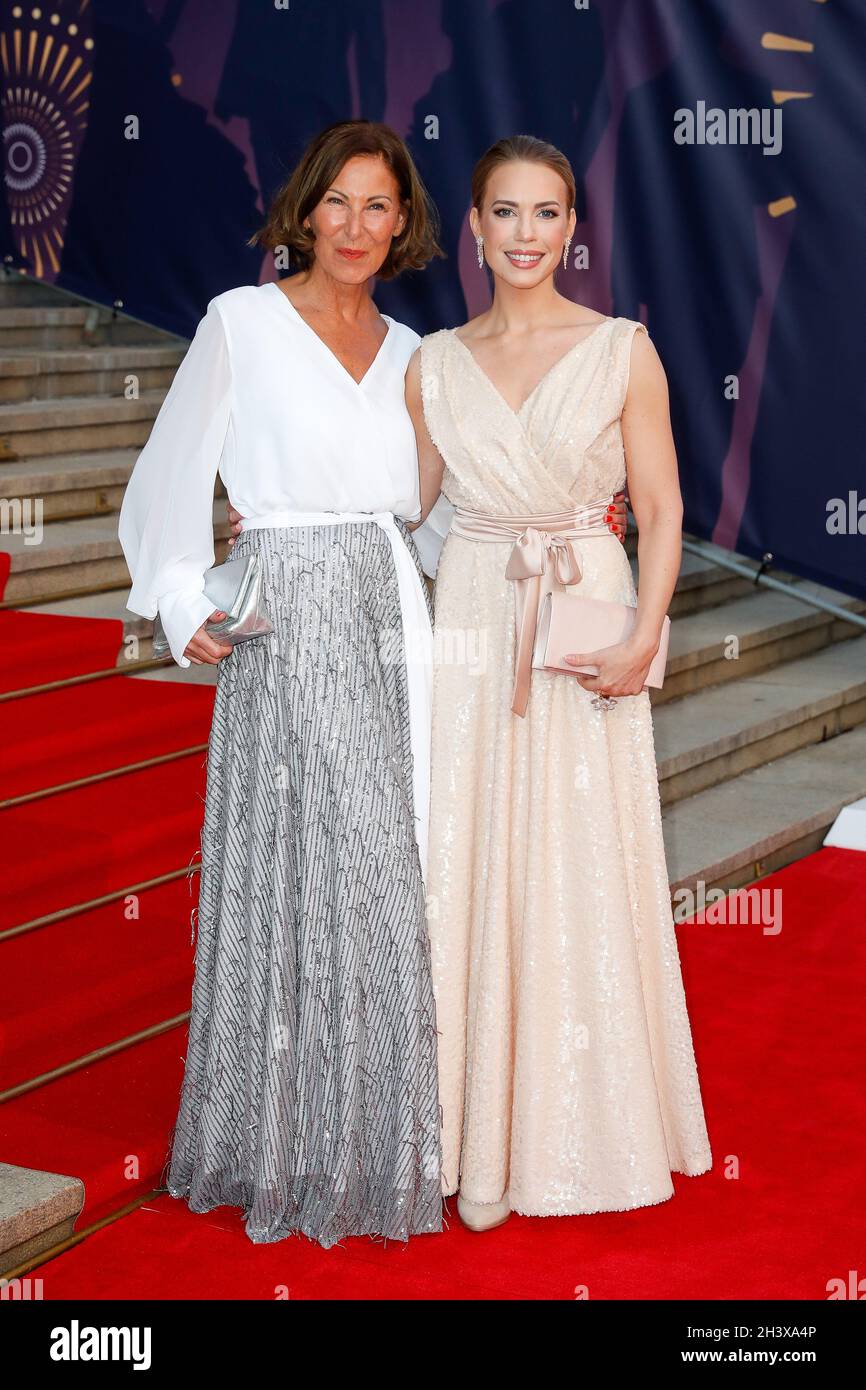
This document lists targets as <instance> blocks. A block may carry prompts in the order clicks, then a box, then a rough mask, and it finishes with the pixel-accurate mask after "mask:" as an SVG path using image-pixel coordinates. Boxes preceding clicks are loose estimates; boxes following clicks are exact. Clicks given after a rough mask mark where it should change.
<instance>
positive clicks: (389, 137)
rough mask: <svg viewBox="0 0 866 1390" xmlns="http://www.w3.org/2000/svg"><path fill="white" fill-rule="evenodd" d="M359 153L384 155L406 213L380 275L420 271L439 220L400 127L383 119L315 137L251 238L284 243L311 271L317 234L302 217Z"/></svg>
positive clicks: (294, 265)
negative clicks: (400, 134) (382, 120)
mask: <svg viewBox="0 0 866 1390" xmlns="http://www.w3.org/2000/svg"><path fill="white" fill-rule="evenodd" d="M356 155H375V156H378V157H379V158H381V159H383V160H384V162H385V164H386V166H387V167H388V168H389V169H390V171H391V173H392V174H393V175H394V178H395V180H396V183H397V188H398V190H399V195H400V199H401V202H402V204H403V207H404V209H405V211H406V212H407V220H406V225H405V227H404V228H403V230H402V232H401V233H400V234H399V236H395V237H394V238H393V240H392V242H391V246H390V248H389V250H388V254H387V256H386V257H385V259H384V261H383V262H382V265H381V266H380V268H379V270H378V271H377V272H376V275H377V278H378V279H381V280H392V279H393V278H394V277H395V276H396V275H399V274H400V273H401V271H404V270H421V269H422V268H423V267H424V266H425V265H426V264H427V262H428V261H430V260H432V258H433V257H434V256H442V257H444V256H445V252H444V251H443V250H442V248H441V246H439V244H438V241H437V237H438V235H439V218H438V214H437V212H436V208H435V206H434V204H433V202H432V200H431V198H430V195H429V193H428V192H427V190H426V188H425V187H424V184H423V182H422V181H421V176H420V174H419V173H418V170H417V169H416V168H415V164H414V162H413V160H412V156H411V155H410V153H409V150H408V149H407V147H406V145H405V144H404V143H403V141H402V140H401V139H400V136H399V135H398V134H397V133H396V131H394V130H392V129H391V127H390V126H387V125H383V124H382V123H381V122H379V121H366V120H362V119H359V120H351V121H337V122H335V123H334V124H333V125H329V126H326V128H325V129H324V130H322V131H320V132H319V134H318V135H316V136H314V137H313V139H312V140H311V141H310V143H309V145H308V146H307V148H306V149H305V150H304V153H303V154H302V155H301V158H300V160H299V162H298V164H297V166H296V167H295V169H294V171H293V173H292V175H291V177H290V178H289V181H288V183H286V184H284V185H283V186H282V188H280V189H278V191H277V192H276V194H275V195H274V198H273V200H272V202H271V206H270V208H269V210H268V215H267V218H266V220H265V222H264V224H263V226H262V227H260V228H259V230H258V231H257V232H256V233H255V234H254V235H253V236H252V237H251V238H250V240H249V242H248V243H247V244H248V245H250V246H253V245H255V244H256V243H258V244H259V245H261V246H264V247H266V248H267V249H268V250H270V251H276V250H277V249H279V248H282V247H286V248H287V249H288V253H289V262H290V268H291V269H292V270H293V271H297V270H307V269H308V268H309V267H310V266H311V265H312V264H313V261H314V260H315V253H314V250H313V248H314V246H315V243H316V238H315V237H314V236H313V234H312V232H310V231H307V230H306V229H305V228H304V225H303V222H304V218H305V217H308V216H309V214H310V213H311V212H312V210H313V208H314V207H316V205H317V204H318V203H320V202H321V200H322V198H323V197H324V196H325V193H326V192H327V190H328V189H329V188H330V187H331V186H332V184H333V183H334V180H335V179H336V177H337V175H338V174H339V172H340V170H341V169H342V167H343V165H344V164H345V163H346V161H347V160H349V159H353V158H354V157H355V156H356Z"/></svg>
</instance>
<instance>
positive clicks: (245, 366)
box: [118, 282, 436, 666]
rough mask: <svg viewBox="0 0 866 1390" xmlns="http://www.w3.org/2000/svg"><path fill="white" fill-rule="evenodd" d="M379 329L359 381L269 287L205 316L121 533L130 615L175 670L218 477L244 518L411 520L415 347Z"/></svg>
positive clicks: (193, 610) (224, 301) (202, 565)
mask: <svg viewBox="0 0 866 1390" xmlns="http://www.w3.org/2000/svg"><path fill="white" fill-rule="evenodd" d="M383 317H385V318H386V320H387V322H388V325H389V328H388V332H387V334H386V335H385V338H384V340H383V342H382V344H381V346H380V348H379V352H378V355H377V356H376V358H375V359H374V361H373V363H372V364H371V366H370V368H369V369H368V371H367V373H366V375H365V376H364V378H363V379H362V381H361V382H360V383H358V382H356V381H355V380H354V378H353V377H352V376H351V374H350V373H349V372H348V371H347V370H346V368H345V367H344V366H343V365H342V363H341V362H340V361H339V359H338V358H337V357H336V356H335V354H334V353H333V352H331V350H330V348H328V347H327V346H326V344H325V343H324V342H323V340H322V339H321V338H320V337H319V336H318V334H317V333H315V332H314V331H313V329H312V328H310V326H309V324H307V323H306V321H305V320H304V319H303V318H302V316H301V315H300V314H299V313H298V311H297V310H296V309H295V307H294V305H293V304H292V303H291V301H290V300H289V299H288V297H287V296H286V295H285V294H284V293H283V291H282V290H281V289H280V288H279V286H278V285H277V284H275V283H273V282H268V283H266V284H263V285H242V286H239V287H238V288H236V289H231V290H226V291H225V292H224V293H222V294H218V295H216V296H215V298H213V299H212V300H211V301H210V303H209V304H208V306H207V312H206V313H205V314H204V316H203V318H202V319H201V321H200V322H199V324H198V327H197V328H196V332H195V336H194V338H193V340H192V342H191V343H190V346H189V348H188V350H187V353H186V356H185V357H184V359H183V361H182V363H181V365H180V367H179V368H178V370H177V372H176V374H175V377H174V380H173V381H172V384H171V387H170V388H169V391H168V393H167V395H166V397H165V399H164V401H163V403H162V406H161V408H160V411H159V414H158V415H157V418H156V420H155V422H154V425H153V429H152V431H151V434H150V437H149V439H148V441H147V443H146V444H145V446H144V448H143V449H142V451H141V453H140V454H139V456H138V458H137V460H136V463H135V466H134V468H133V471H132V476H131V478H130V481H129V485H128V487H127V489H126V494H125V496H124V499H123V505H122V507H121V511H120V521H119V528H118V533H119V537H120V543H121V546H122V548H123V553H124V555H125V557H126V561H127V564H128V566H129V571H130V575H131V576H132V588H131V591H130V595H129V599H128V601H127V606H128V607H129V608H130V609H131V610H132V611H133V612H135V613H139V614H141V615H142V616H144V617H146V618H154V617H155V616H156V614H157V612H159V615H160V617H161V619H162V622H163V626H164V628H165V632H166V637H167V638H168V642H169V646H170V648H171V653H172V656H173V657H174V659H175V661H176V662H178V664H179V665H181V666H188V665H189V660H188V658H187V657H185V656H184V649H185V648H186V646H187V643H188V642H189V641H190V638H191V637H192V636H193V635H194V633H195V632H196V630H197V629H198V628H199V627H200V626H201V624H202V623H203V622H205V621H206V620H207V619H208V618H209V617H210V614H211V612H212V611H213V604H212V603H211V602H210V601H209V600H208V599H207V598H206V597H205V595H204V592H203V588H204V573H205V570H207V569H209V568H210V566H211V565H212V564H213V563H214V541H213V491H214V483H215V480H216V475H217V472H219V475H220V477H221V478H222V481H223V483H224V484H225V487H226V491H227V493H228V496H229V498H230V500H231V502H232V504H233V505H234V506H235V507H236V508H237V510H238V511H239V512H240V513H241V514H242V515H243V516H244V517H247V518H255V517H256V516H263V515H265V514H269V513H274V512H281V511H295V512H297V511H301V512H306V511H309V512H322V511H327V512H355V511H364V512H367V511H370V512H392V513H394V514H395V515H396V516H400V517H403V518H405V519H406V520H407V521H416V520H417V519H418V517H419V516H420V514H421V510H420V494H419V480H418V457H417V450H416V444H415V434H414V430H413V427H412V422H411V418H410V416H409V413H408V411H407V409H406V405H405V395H404V377H405V371H406V366H407V363H408V361H409V358H410V357H411V355H412V353H413V352H414V350H415V348H416V347H417V346H418V343H419V342H420V341H421V340H420V338H419V336H418V334H417V333H415V332H414V331H413V329H411V328H410V327H409V326H408V325H407V324H403V323H398V322H396V321H395V320H393V319H390V318H388V316H387V315H384V316H383ZM423 529H424V528H419V531H418V532H417V533H416V534H418V535H419V536H420V533H421V531H422V530H423ZM423 543H424V541H423V538H422V545H423ZM435 544H436V538H435V537H434V549H435ZM428 572H429V571H428Z"/></svg>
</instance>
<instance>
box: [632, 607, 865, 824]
mask: <svg viewBox="0 0 866 1390" xmlns="http://www.w3.org/2000/svg"><path fill="white" fill-rule="evenodd" d="M864 721H866V633H864V634H863V635H862V636H860V637H854V638H853V639H852V640H851V641H847V642H837V643H835V644H833V645H831V646H828V647H825V648H822V649H821V650H820V651H818V652H815V653H813V654H812V655H811V656H806V657H801V658H800V659H799V660H793V661H787V662H785V663H783V664H781V665H777V666H773V667H771V668H770V669H769V670H766V671H761V672H758V673H757V674H755V675H751V676H744V677H741V678H740V679H739V680H737V681H734V682H733V683H730V682H726V683H725V684H723V685H716V686H712V687H710V688H708V689H706V690H701V691H697V692H695V693H694V694H691V695H689V696H687V697H685V698H684V699H680V700H673V701H670V702H669V703H667V704H664V705H662V706H660V707H659V708H658V709H654V711H653V730H654V737H655V750H656V758H657V761H658V770H659V791H660V794H661V799H662V804H663V805H670V804H672V803H674V802H676V801H681V800H682V799H683V798H684V797H687V796H693V795H695V794H696V793H697V792H700V791H703V790H705V789H706V788H708V787H711V786H716V785H718V784H719V783H720V782H724V781H727V780H728V779H730V778H732V777H737V776H739V775H740V773H742V772H748V771H750V770H751V769H752V768H754V767H758V766H760V765H761V764H763V763H767V762H770V761H771V760H773V759H775V758H778V757H782V756H783V755H785V754H787V753H791V752H794V751H795V750H796V749H798V748H805V747H807V746H809V745H810V744H815V743H823V742H824V741H826V740H827V739H830V738H834V737H836V736H837V735H839V734H842V733H846V732H848V731H849V730H850V729H853V728H856V727H857V726H858V725H860V724H862V723H864Z"/></svg>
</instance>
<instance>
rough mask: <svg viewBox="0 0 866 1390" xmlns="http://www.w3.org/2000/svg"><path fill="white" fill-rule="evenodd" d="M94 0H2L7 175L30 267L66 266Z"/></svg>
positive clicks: (0, 57)
mask: <svg viewBox="0 0 866 1390" xmlns="http://www.w3.org/2000/svg"><path fill="white" fill-rule="evenodd" d="M92 19H93V16H92V11H91V6H90V0H68V3H64V2H63V0H60V3H56V4H54V5H50V6H47V7H46V6H43V5H17V4H10V5H6V6H4V20H3V28H2V31H0V70H2V76H3V97H2V120H3V179H4V183H5V187H6V201H7V203H8V206H9V218H10V222H11V226H12V235H13V238H14V240H15V244H16V247H17V249H18V253H19V255H20V257H21V259H22V261H23V264H24V266H25V267H26V268H27V270H28V271H29V272H30V274H31V275H35V276H38V277H40V278H48V279H50V278H51V277H52V276H53V275H56V274H57V271H58V270H59V268H60V256H61V251H62V248H63V236H64V231H65V227H66V219H67V216H68V212H69V203H70V199H71V196H72V185H73V179H74V175H75V162H76V159H77V157H78V151H79V150H80V148H81V142H82V140H83V139H84V133H85V131H86V129H87V114H88V109H89V103H90V85H91V80H92V76H93V58H94V41H93V33H92V28H93V23H92Z"/></svg>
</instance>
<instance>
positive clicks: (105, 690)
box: [3, 676, 213, 798]
mask: <svg viewBox="0 0 866 1390" xmlns="http://www.w3.org/2000/svg"><path fill="white" fill-rule="evenodd" d="M212 709H213V689H212V688H211V687H209V686H206V685H202V686H199V685H190V686H183V687H178V686H177V684H175V683H174V682H169V681H139V680H130V679H129V678H128V677H126V676H116V677H114V676H110V677H108V678H107V679H105V680H100V681H93V682H87V683H85V684H83V685H72V686H67V687H65V688H64V689H62V690H51V691H46V693H45V694H42V695H29V696H24V697H22V698H21V699H18V700H15V701H13V702H10V703H9V704H7V705H6V707H5V710H4V716H3V717H4V722H5V723H7V725H8V726H10V727H14V730H15V742H14V743H13V744H12V746H11V747H8V748H6V749H5V751H4V755H3V797H4V798H11V797H14V796H21V795H23V794H24V793H25V792H31V791H36V790H38V789H39V788H41V787H54V786H57V785H58V784H59V783H61V782H72V781H74V780H75V779H76V778H79V777H87V776H90V775H91V774H93V773H99V772H107V771H109V770H110V769H112V768H117V767H124V766H128V765H129V764H130V763H138V762H144V761H145V760H146V759H148V758H155V757H158V756H159V755H160V754H163V753H171V752H174V751H175V750H180V749H182V748H190V747H192V746H194V745H197V744H200V743H203V742H206V741H207V731H208V725H209V723H210V717H211V710H212Z"/></svg>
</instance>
